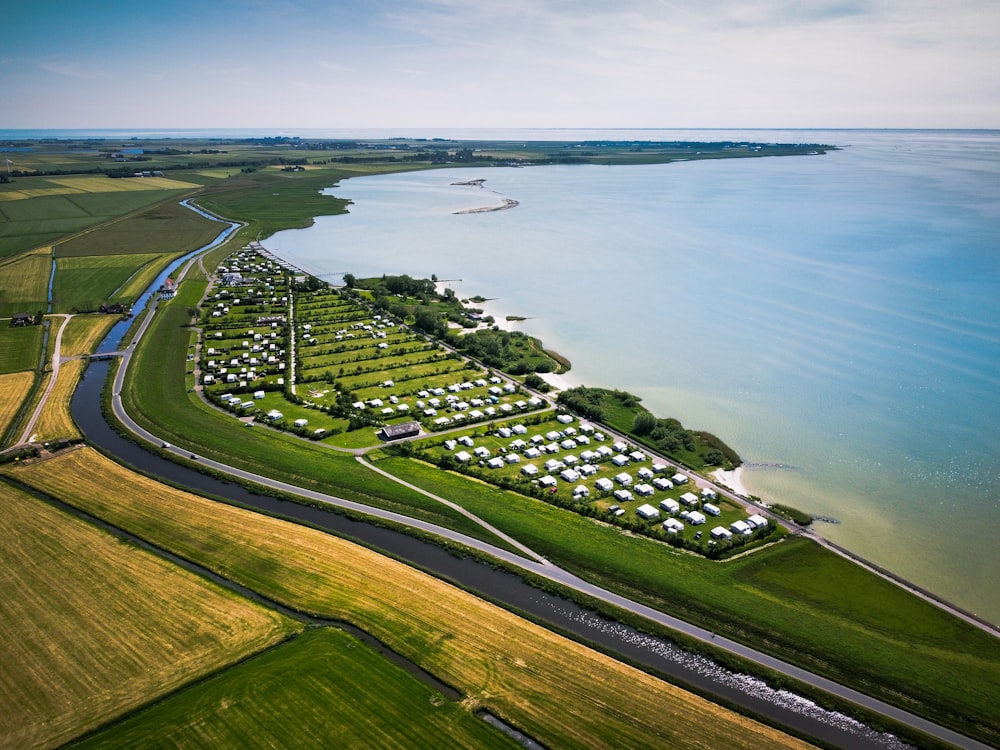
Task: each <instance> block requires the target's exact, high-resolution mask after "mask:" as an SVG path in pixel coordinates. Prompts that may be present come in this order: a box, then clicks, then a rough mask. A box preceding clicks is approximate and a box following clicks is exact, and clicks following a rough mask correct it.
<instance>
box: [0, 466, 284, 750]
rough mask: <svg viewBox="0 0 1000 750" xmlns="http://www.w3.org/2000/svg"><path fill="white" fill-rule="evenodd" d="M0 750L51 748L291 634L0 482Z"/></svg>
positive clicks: (271, 616) (261, 611) (278, 622)
mask: <svg viewBox="0 0 1000 750" xmlns="http://www.w3.org/2000/svg"><path fill="white" fill-rule="evenodd" d="M0 500H2V502H3V507H4V512H3V513H2V514H0V536H2V538H3V540H4V542H3V544H2V545H0V685H3V690H0V746H3V747H7V748H26V747H54V746H57V745H60V744H63V743H65V742H67V741H68V740H71V739H73V738H74V737H77V736H79V735H80V734H81V733H82V732H85V731H87V730H89V729H93V728H95V727H97V726H100V725H102V724H104V723H106V722H108V721H109V720H111V719H113V718H115V717H117V716H120V715H122V714H124V713H126V712H128V711H130V710H132V709H134V708H136V707H138V706H141V705H143V704H145V703H147V702H149V701H151V700H154V699H156V698H157V697H158V696H162V695H165V694H166V693H169V692H170V691H172V690H175V689H176V688H178V687H179V686H180V685H183V684H185V683H187V682H189V681H192V680H194V679H197V678H199V677H201V676H203V675H207V674H210V673H213V672H215V671H217V670H219V669H221V668H223V667H225V666H227V665H229V664H232V663H234V662H236V661H238V660H240V659H243V658H245V657H247V656H248V655H250V654H253V653H256V652H258V651H261V650H262V649H265V648H267V647H269V646H271V645H273V644H275V643H278V642H280V641H281V640H283V639H284V638H286V637H287V636H288V635H289V634H291V633H293V632H296V631H297V630H298V629H299V627H300V626H299V625H298V623H294V622H293V621H291V620H288V619H287V618H285V617H283V616H281V615H279V614H277V613H275V612H273V611H271V610H268V609H265V608H263V607H259V606H257V605H255V604H252V603H251V602H249V601H247V600H246V599H243V598H241V597H238V596H236V595H235V594H231V593H229V592H228V591H225V590H223V589H220V588H218V587H217V586H214V585H211V584H209V583H206V582H205V581H203V580H202V579H199V578H198V577H197V576H195V575H193V574H190V573H187V572H186V571H184V570H182V569H180V568H178V567H176V566H174V565H172V564H171V563H168V562H166V561H163V560H161V559H160V558H158V557H156V556H155V555H152V554H150V553H147V552H145V551H142V550H139V549H138V548H136V547H134V546H133V545H130V544H125V543H122V542H120V541H118V540H116V539H115V538H114V537H112V536H111V535H109V534H107V533H105V532H103V531H101V530H99V529H97V528H95V527H93V526H91V525H90V524H87V523H84V522H83V521H80V520H77V519H75V518H73V517H72V516H69V515H68V514H65V513H63V512H61V511H59V510H56V509H55V508H53V507H51V506H49V505H48V504H47V503H44V502H42V501H40V500H38V499H36V498H32V497H30V496H28V495H26V494H24V493H23V492H21V491H19V490H17V489H15V488H12V487H11V486H9V485H7V484H3V483H0Z"/></svg>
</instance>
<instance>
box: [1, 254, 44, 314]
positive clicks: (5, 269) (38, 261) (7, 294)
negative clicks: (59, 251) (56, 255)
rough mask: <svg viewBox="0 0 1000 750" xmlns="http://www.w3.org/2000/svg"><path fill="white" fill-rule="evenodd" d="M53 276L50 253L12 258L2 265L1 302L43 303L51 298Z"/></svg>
mask: <svg viewBox="0 0 1000 750" xmlns="http://www.w3.org/2000/svg"><path fill="white" fill-rule="evenodd" d="M51 274H52V256H51V255H49V254H48V253H43V252H34V253H29V254H26V255H19V256H17V257H15V258H11V259H10V260H9V261H7V262H6V263H3V264H2V265H0V300H4V301H10V302H35V303H36V304H41V303H43V302H44V301H45V300H46V299H47V298H48V296H49V276H50V275H51ZM36 309H37V308H36ZM31 312H32V313H34V312H35V311H34V310H32V311H31Z"/></svg>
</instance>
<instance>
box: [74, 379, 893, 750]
mask: <svg viewBox="0 0 1000 750" xmlns="http://www.w3.org/2000/svg"><path fill="white" fill-rule="evenodd" d="M108 367H109V363H107V362H95V363H93V364H92V365H91V366H90V367H89V368H88V370H87V372H86V374H85V376H84V378H83V380H82V381H81V383H80V386H79V387H78V388H77V391H76V393H75V394H74V396H73V401H72V405H71V410H72V414H73V418H74V420H75V421H76V423H77V425H79V427H80V429H81V430H82V431H83V432H84V434H85V435H86V437H87V439H88V440H89V441H90V442H92V443H93V444H94V445H96V446H98V447H100V448H101V449H102V450H104V451H106V452H107V453H109V454H111V455H113V456H116V457H118V458H119V460H121V461H123V462H125V463H127V464H130V465H132V466H134V467H136V468H138V469H141V470H142V471H145V472H147V473H150V474H152V475H154V476H158V477H161V478H163V479H166V480H168V481H170V482H172V483H174V484H179V485H181V486H185V487H189V488H191V489H192V490H194V491H196V492H204V493H208V494H211V495H215V496H218V497H223V498H227V499H229V500H231V501H233V502H235V503H238V504H240V505H243V506H246V507H250V508H255V509H258V510H261V511H264V512H266V513H271V514H278V515H282V516H285V517H288V518H293V519H297V520H300V521H303V522H306V523H309V524H312V525H314V526H317V527H319V528H323V529H326V530H328V531H331V532H333V533H335V534H337V535H338V536H343V537H347V538H351V539H355V540H358V541H360V542H361V543H363V544H366V545H368V546H370V547H373V548H375V549H378V550H380V551H383V552H386V553H387V554H390V555H392V556H393V557H396V558H399V559H402V560H405V561H407V562H410V563H412V564H414V565H417V566H419V567H421V568H423V569H425V570H428V571H431V572H433V573H434V574H435V575H438V576H440V577H441V578H444V579H446V580H450V581H453V582H455V583H457V584H459V585H462V586H464V587H466V588H468V589H470V590H472V591H476V592H479V593H481V594H483V595H484V596H487V597H489V598H491V599H494V600H496V601H499V602H503V603H504V604H505V605H507V606H510V607H512V608H514V609H517V610H521V611H524V612H527V613H529V614H531V615H532V616H534V617H536V618H539V619H540V620H542V621H544V622H547V623H550V624H551V625H553V626H556V627H558V628H561V629H563V630H565V631H567V632H572V633H575V634H577V635H578V636H580V637H582V638H584V639H586V640H589V641H592V642H594V643H597V644H599V645H600V646H601V647H603V648H605V649H607V650H608V651H610V652H613V653H617V654H619V655H621V656H623V657H625V658H627V659H629V660H632V661H634V662H637V663H641V664H644V665H646V666H648V667H650V668H652V669H655V670H657V671H659V672H661V673H663V674H666V675H669V676H670V677H671V678H672V679H674V680H676V681H678V682H680V683H682V684H686V685H688V686H691V687H693V688H695V689H697V690H699V691H700V692H702V693H704V694H706V695H711V696H715V697H717V698H718V699H722V700H724V701H728V702H730V703H732V704H736V705H740V706H744V707H745V708H746V709H748V710H750V711H752V712H756V713H757V714H759V715H760V716H762V717H765V718H767V719H768V720H770V721H774V722H778V723H779V724H781V725H784V726H787V727H790V728H793V729H795V730H797V731H800V732H802V733H805V734H807V735H809V736H812V737H816V738H818V739H821V740H823V741H825V742H828V743H830V744H833V745H836V746H839V747H844V748H901V747H905V745H904V744H902V743H901V742H899V740H898V739H897V738H896V737H894V736H892V735H887V734H882V733H877V732H873V731H872V730H870V729H868V728H867V727H866V726H864V725H862V724H860V723H858V722H856V721H854V720H852V719H850V718H849V717H846V716H844V715H842V714H839V713H836V712H830V711H826V710H824V709H821V708H820V707H818V706H816V705H815V704H814V703H812V702H811V701H809V700H806V699H804V698H802V697H801V696H797V695H794V694H792V693H788V692H787V691H783V690H775V689H772V688H770V687H768V686H767V685H765V684H764V683H763V682H761V681H760V680H758V679H756V678H752V677H749V676H747V675H741V674H736V673H733V672H731V671H730V670H727V669H724V668H722V667H720V666H719V665H718V664H716V663H715V662H713V661H712V660H710V659H706V658H704V657H701V656H697V655H694V654H691V653H689V652H687V651H685V650H683V649H680V648H678V647H677V646H675V645H674V644H672V643H670V642H669V641H666V640H663V639H661V638H655V637H652V636H649V635H646V634H644V633H641V632H639V631H637V630H634V629H633V628H629V627H626V626H623V625H621V624H619V623H616V622H613V621H610V620H608V619H606V618H603V617H599V616H597V615H595V614H594V613H593V612H590V611H588V610H586V609H584V608H582V607H579V606H577V605H576V604H574V603H573V602H570V601H568V600H565V599H562V598H560V597H556V596H552V595H550V594H546V593H544V592H542V591H540V590H538V589H536V588H534V587H532V586H530V585H528V584H527V583H525V582H524V581H523V580H522V579H521V578H519V577H518V576H516V575H514V574H512V573H508V572H505V571H502V570H498V569H496V568H494V567H491V566H490V565H487V564H485V563H481V562H478V561H476V560H473V559H469V558H458V557H455V556H454V555H453V554H451V553H449V552H448V551H446V550H445V549H443V548H441V547H439V546H436V545H434V544H430V543H428V542H424V541H421V540H419V539H416V538H414V537H411V536H408V535H406V534H403V533H400V532H397V531H393V530H390V529H385V528H381V527H378V526H374V525H371V524H368V523H364V522H362V521H356V520H353V519H351V518H347V517H346V516H342V515H339V514H337V513H335V512H332V511H328V510H323V509H319V508H314V507H310V506H306V505H299V504H298V503H293V502H289V501H285V500H279V499H276V498H274V497H270V496H267V495H258V494H255V493H252V492H250V491H248V490H246V489H245V488H244V487H242V486H240V485H236V484H232V483H230V482H226V481H222V480H219V479H215V478H213V477H209V476H206V475H204V474H201V473H199V472H197V471H194V470H193V469H189V468H187V467H184V466H180V465H178V464H175V463H173V462H171V461H168V460H166V459H164V458H161V457H160V456H158V455H156V454H153V453H150V452H149V451H146V450H145V449H143V448H141V447H139V446H137V445H135V444H134V443H131V442H129V441H128V440H125V439H124V438H122V437H121V436H120V435H118V434H117V433H116V432H114V431H113V430H112V429H111V428H110V427H109V426H108V424H107V422H106V421H105V419H104V416H103V414H102V412H101V406H100V399H101V391H102V388H103V386H104V383H105V381H106V379H107V374H108Z"/></svg>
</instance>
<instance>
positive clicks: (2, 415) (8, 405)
mask: <svg viewBox="0 0 1000 750" xmlns="http://www.w3.org/2000/svg"><path fill="white" fill-rule="evenodd" d="M34 380H35V373H33V372H8V373H4V374H2V375H0V436H2V435H3V434H4V433H5V432H6V431H7V429H8V428H9V427H10V424H11V421H12V420H13V419H14V417H15V416H16V415H17V410H18V409H20V408H21V404H22V403H24V398H25V396H27V395H28V391H29V390H30V388H31V384H32V382H33V381H34Z"/></svg>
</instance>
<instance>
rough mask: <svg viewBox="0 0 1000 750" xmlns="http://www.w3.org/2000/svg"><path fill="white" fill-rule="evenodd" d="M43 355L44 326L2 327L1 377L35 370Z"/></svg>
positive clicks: (0, 350)
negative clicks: (11, 373)
mask: <svg viewBox="0 0 1000 750" xmlns="http://www.w3.org/2000/svg"><path fill="white" fill-rule="evenodd" d="M41 354H42V326H40V325H38V326H24V327H21V328H11V327H10V326H8V325H0V375H2V374H5V373H8V372H21V371H22V370H34V369H35V368H37V367H38V360H39V358H40V357H41Z"/></svg>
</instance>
